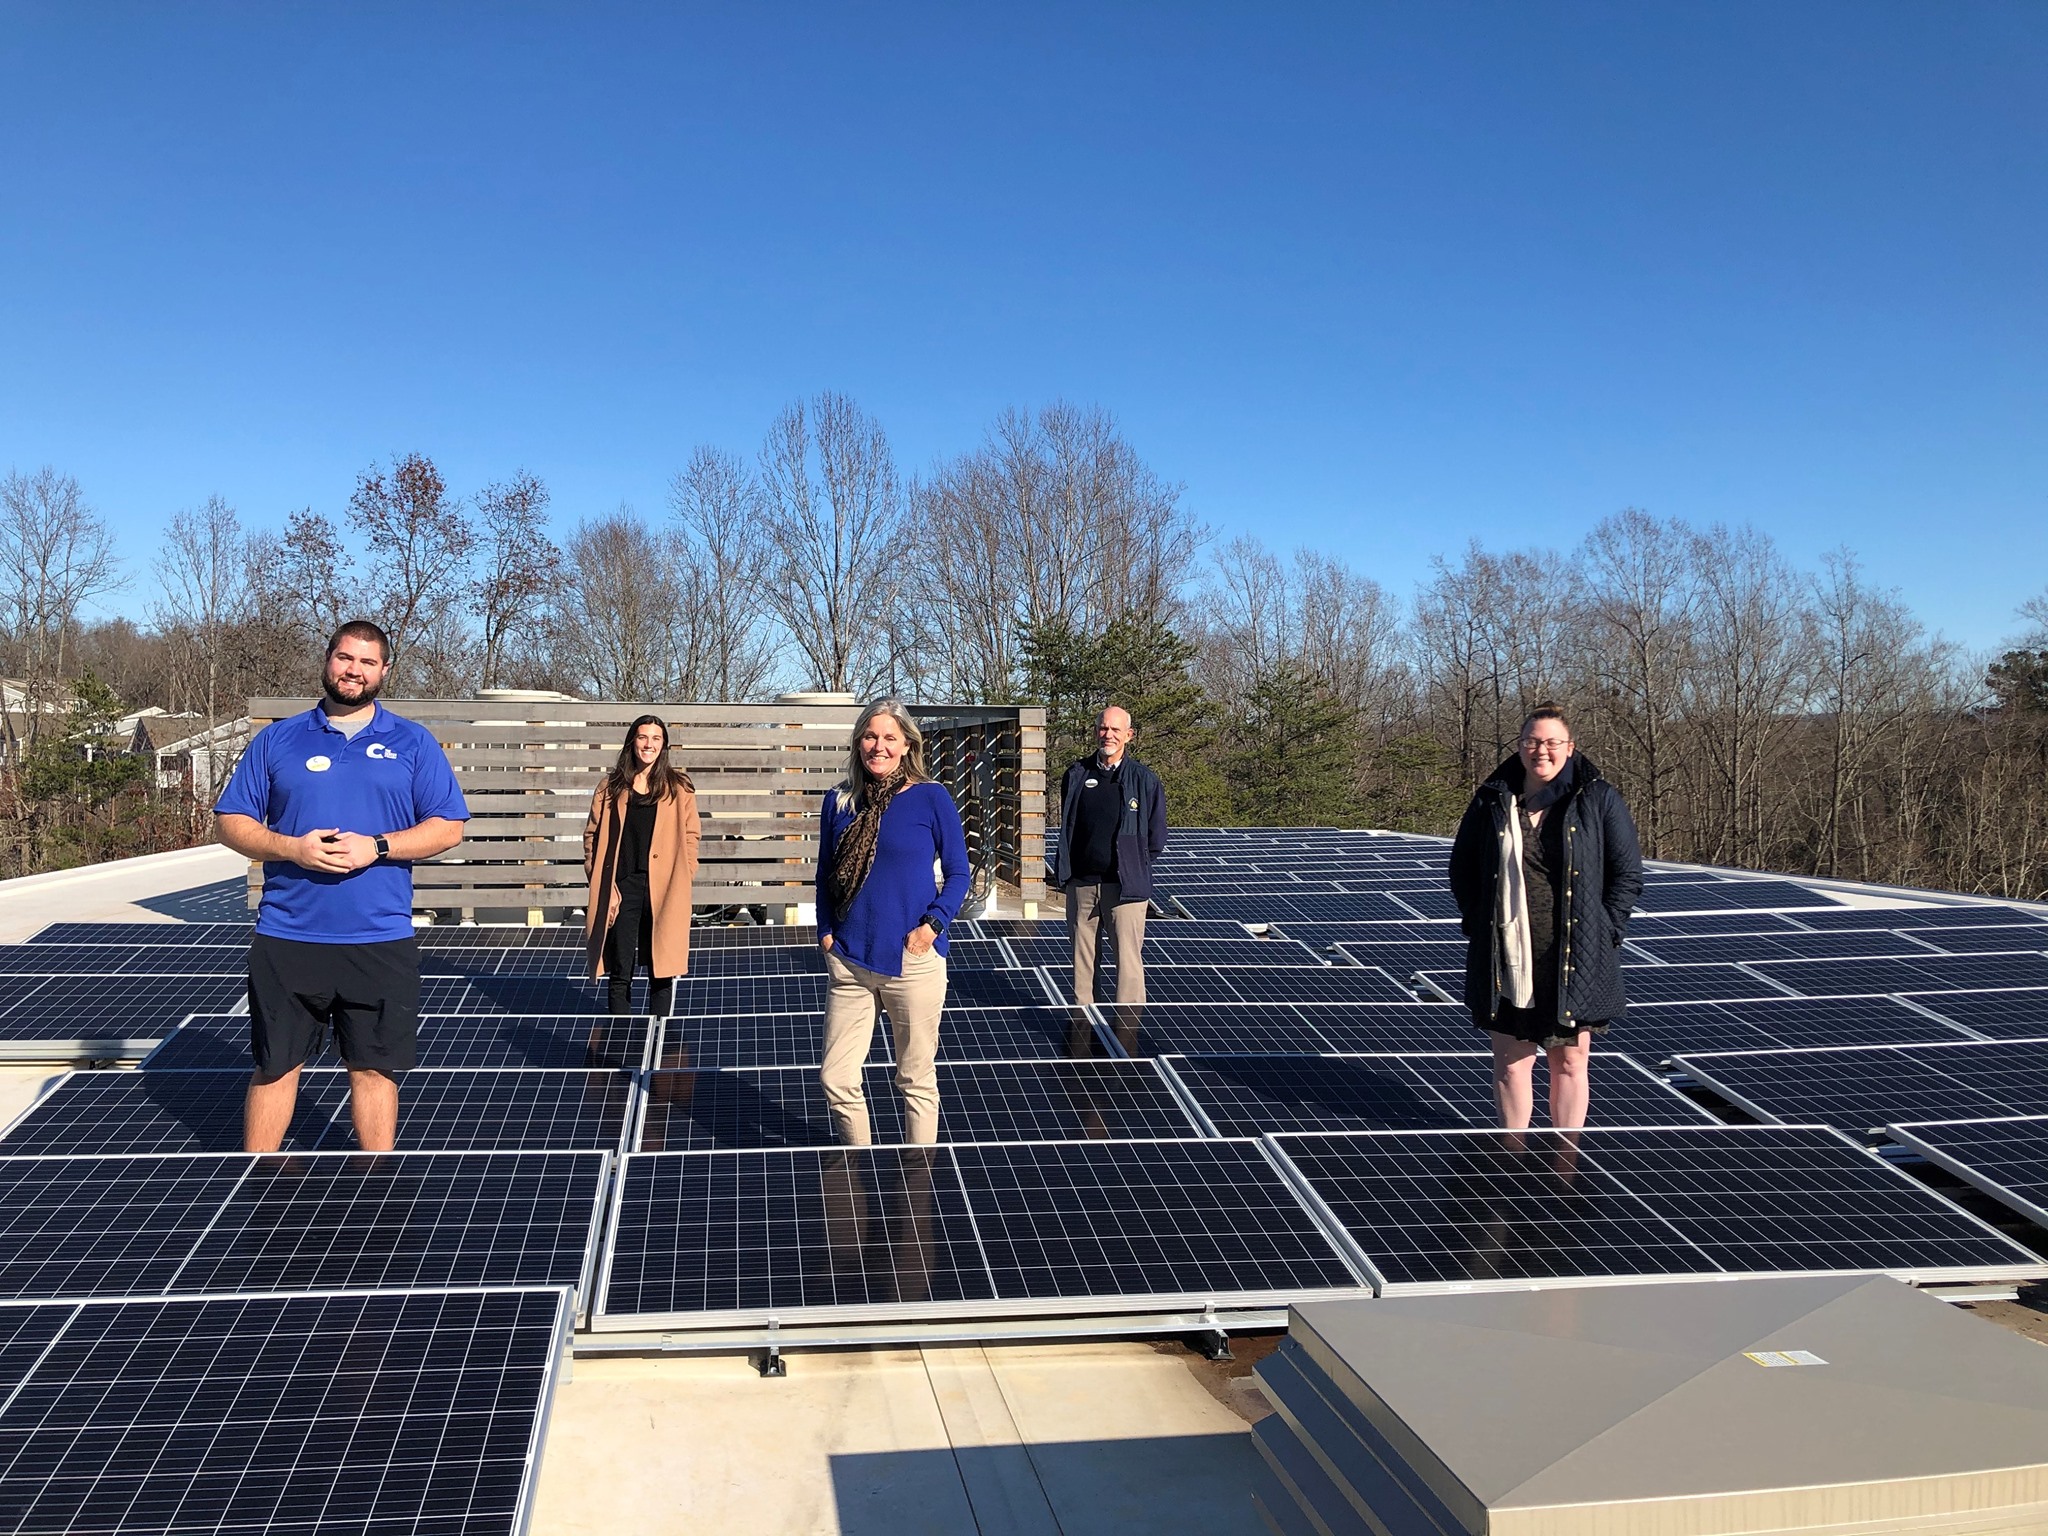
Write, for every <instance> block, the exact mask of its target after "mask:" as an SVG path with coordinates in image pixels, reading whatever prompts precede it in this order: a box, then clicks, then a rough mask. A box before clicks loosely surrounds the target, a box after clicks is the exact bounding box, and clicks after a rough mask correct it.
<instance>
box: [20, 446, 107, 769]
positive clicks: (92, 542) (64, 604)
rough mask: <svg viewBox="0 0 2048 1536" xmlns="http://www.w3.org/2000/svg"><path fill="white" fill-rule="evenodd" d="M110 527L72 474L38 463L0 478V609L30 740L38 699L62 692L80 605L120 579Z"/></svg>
mask: <svg viewBox="0 0 2048 1536" xmlns="http://www.w3.org/2000/svg"><path fill="white" fill-rule="evenodd" d="M117 564H118V563H117V561H116V558H115V555H114V539H113V535H112V534H111V533H109V532H108V530H107V525H106V523H105V522H103V521H102V520H101V518H100V516H99V514H98V513H96V512H95V511H93V510H92V508H91V507H89V506H87V505H86V503H85V498H84V496H83V495H82V494H81V493H80V491H79V488H78V482H77V481H76V480H74V479H72V478H71V477H70V476H69V475H60V474H58V473H57V472H56V470H54V469H51V468H49V467H48V466H45V467H44V468H42V469H39V470H37V471H36V472H35V473H34V474H32V475H25V474H22V473H20V472H19V471H11V472H9V474H8V475H7V476H6V478H5V479H0V612H4V614H5V616H6V621H7V627H8V636H7V638H8V640H9V641H10V642H11V645H12V648H13V650H14V654H15V656H16V658H17V663H18V666H19V668H20V672H21V678H22V682H23V684H24V685H25V686H26V688H27V690H28V696H29V699H30V701H31V706H32V707H31V709H30V711H29V725H28V739H29V742H30V743H31V744H33V743H34V742H35V740H36V739H37V737H38V735H39V733H40V726H41V723H42V715H43V713H44V709H45V707H49V708H55V707H57V706H58V705H59V704H61V702H62V698H63V696H64V695H65V694H67V693H68V692H69V689H68V687H67V685H66V684H65V682H64V679H65V677H66V675H67V674H66V665H65V664H66V655H65V647H66V645H67V643H68V642H69V640H70V637H71V634H72V631H73V630H74V628H75V627H76V625H77V623H78V615H79V610H80V609H81V608H83V607H84V606H85V605H86V604H87V603H90V602H91V601H92V600H93V599H95V598H97V597H101V596H103V595H105V594H106V593H108V592H110V591H112V590H113V589H114V588H116V587H118V586H119V585H120V584H121V580H122V578H121V576H120V574H119V572H118V569H117Z"/></svg>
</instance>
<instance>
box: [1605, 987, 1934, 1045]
mask: <svg viewBox="0 0 2048 1536" xmlns="http://www.w3.org/2000/svg"><path fill="white" fill-rule="evenodd" d="M1961 1033H1962V1032H1961V1031H1960V1030H1958V1029H1956V1028H1954V1027H1953V1026H1951V1025H1947V1024H1943V1023H1942V1022H1941V1021H1940V1020H1939V1019H1933V1018H1929V1017H1928V1016H1927V1015H1926V1014H1924V1013H1921V1012H1920V1011H1918V1010H1917V1009H1913V1008H1909V1007H1907V1006H1906V1005H1905V1004H1904V1003H1901V1002H1899V1001H1897V1000H1896V999H1894V998H1889V997H1757V998H1744V999H1741V1000H1739V1001H1735V1002H1726V1003H1649V1004H1645V1005H1643V1006H1641V1007H1632V1008H1630V1009H1629V1011H1628V1018H1627V1020H1626V1021H1625V1022H1624V1023H1622V1024H1621V1025H1619V1026H1617V1028H1616V1032H1615V1036H1614V1038H1615V1039H1616V1040H1617V1041H1621V1042H1623V1043H1625V1044H1626V1046H1627V1048H1628V1049H1629V1050H1631V1051H1632V1052H1634V1053H1635V1054H1637V1055H1639V1056H1642V1057H1644V1058H1645V1059H1647V1060H1651V1061H1662V1060H1665V1059H1667V1058H1668V1057H1672V1056H1677V1055H1680V1054H1683V1053H1685V1052H1689V1051H1753V1050H1772V1049H1776V1048H1779V1047H1786V1046H1813V1045H1881V1044H1887V1043H1896V1044H1907V1043H1912V1042H1917V1041H1923V1040H1950V1039H1954V1038H1956V1037H1957V1036H1959V1035H1960V1034H1961Z"/></svg>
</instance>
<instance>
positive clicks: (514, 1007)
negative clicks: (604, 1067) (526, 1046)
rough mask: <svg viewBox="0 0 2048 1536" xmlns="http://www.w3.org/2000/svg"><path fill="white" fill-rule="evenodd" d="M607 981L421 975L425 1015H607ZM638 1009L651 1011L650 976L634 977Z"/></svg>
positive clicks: (576, 978)
mask: <svg viewBox="0 0 2048 1536" xmlns="http://www.w3.org/2000/svg"><path fill="white" fill-rule="evenodd" d="M608 1009H609V1005H608V1004H607V1002H606V991H605V983H604V982H602V981H593V980H590V979H588V978H586V977H568V976H433V975H426V976H422V977H421V978H420V1012H422V1013H605V1012H607V1011H608ZM633 1011H634V1012H635V1013H646V1012H648V1011H649V1007H648V999H647V978H646V977H645V976H636V977H634V978H633Z"/></svg>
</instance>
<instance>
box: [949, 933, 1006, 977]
mask: <svg viewBox="0 0 2048 1536" xmlns="http://www.w3.org/2000/svg"><path fill="white" fill-rule="evenodd" d="M1015 963H1016V962H1014V961H1013V960H1011V959H1010V957H1009V955H1008V954H1007V953H1006V952H1005V951H1004V949H1003V943H1002V940H1000V939H967V938H952V939H948V940H947V941H946V968H947V970H949V971H954V970H961V971H996V970H1001V969H1003V968H1004V967H1006V966H1010V965H1013V964H1015Z"/></svg>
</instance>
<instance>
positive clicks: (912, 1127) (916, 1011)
mask: <svg viewBox="0 0 2048 1536" xmlns="http://www.w3.org/2000/svg"><path fill="white" fill-rule="evenodd" d="M825 971H826V974H827V975H828V976H829V977H830V978H831V986H830V988H829V989H828V990H827V991H826V993H825V1065H824V1068H823V1070H822V1071H821V1072H820V1073H819V1077H820V1079H821V1080H822V1081H823V1083H824V1086H825V1102H826V1103H827V1104H828V1105H830V1106H831V1109H832V1129H833V1131H834V1132H835V1133H836V1134H837V1135H838V1137H839V1140H840V1141H841V1142H842V1143H843V1144H844V1145H846V1146H850V1147H864V1146H866V1145H867V1144H868V1142H869V1140H870V1139H871V1137H870V1133H869V1130H868V1102H867V1096H866V1095H865V1094H864V1093H863V1092H862V1091H861V1082H860V1075H861V1067H862V1066H863V1065H864V1064H865V1063H866V1061H867V1059H868V1047H869V1046H871V1045H872V1044H873V1043H874V1038H875V1005H876V1004H877V1003H879V1004H880V1005H881V1006H882V1007H884V1008H886V1009H888V1010H889V1023H890V1024H891V1025H892V1026H893V1027H894V1029H895V1035H896V1091H897V1092H898V1093H900V1094H902V1095H903V1130H904V1139H905V1140H907V1141H911V1142H924V1143H929V1142H935V1141H937V1140H938V1139H939V1069H938V1066H937V1060H938V1054H939V1014H940V1012H941V1011H942V1010H943V1009H944V1008H945V1006H946V957H945V956H944V955H942V954H940V953H939V952H938V951H937V950H935V949H932V950H926V951H925V952H924V953H923V954H921V955H913V954H912V953H910V951H909V950H905V951H904V952H903V974H902V975H901V976H884V975H881V974H880V973H879V972H876V971H870V970H865V969H863V968H862V967H860V966H858V965H853V964H851V963H849V962H848V961H845V960H842V959H840V958H839V954H838V951H836V950H830V949H828V950H826V951H825Z"/></svg>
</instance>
